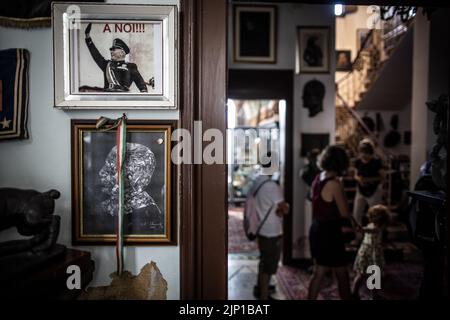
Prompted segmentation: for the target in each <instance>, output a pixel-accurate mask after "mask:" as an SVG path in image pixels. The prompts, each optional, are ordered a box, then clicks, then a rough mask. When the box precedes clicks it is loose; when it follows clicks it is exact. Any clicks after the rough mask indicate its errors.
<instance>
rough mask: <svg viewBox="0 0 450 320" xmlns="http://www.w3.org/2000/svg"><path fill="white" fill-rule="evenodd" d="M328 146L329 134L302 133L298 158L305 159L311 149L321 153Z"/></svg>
mask: <svg viewBox="0 0 450 320" xmlns="http://www.w3.org/2000/svg"><path fill="white" fill-rule="evenodd" d="M329 144H330V134H329V133H302V134H301V146H302V147H301V150H300V156H301V157H307V156H308V153H309V152H310V151H311V150H313V149H319V150H320V151H322V150H323V149H325V148H326V147H327V146H328V145H329Z"/></svg>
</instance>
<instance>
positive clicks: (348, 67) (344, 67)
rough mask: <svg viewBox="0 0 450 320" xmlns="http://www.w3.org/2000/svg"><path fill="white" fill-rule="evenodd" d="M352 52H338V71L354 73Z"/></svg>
mask: <svg viewBox="0 0 450 320" xmlns="http://www.w3.org/2000/svg"><path fill="white" fill-rule="evenodd" d="M351 54H352V52H351V50H336V71H352V58H351Z"/></svg>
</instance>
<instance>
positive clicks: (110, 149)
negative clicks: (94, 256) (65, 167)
mask: <svg viewBox="0 0 450 320" xmlns="http://www.w3.org/2000/svg"><path fill="white" fill-rule="evenodd" d="M95 123H96V121H95V120H77V119H73V120H72V121H71V138H72V141H71V142H72V143H71V145H72V243H73V245H114V244H115V241H116V230H117V210H116V209H117V206H118V201H116V200H117V192H114V190H117V182H116V178H115V170H114V164H115V158H114V156H115V155H116V153H115V152H114V151H115V149H116V134H117V130H116V129H113V130H110V131H107V132H102V131H99V130H97V129H96V127H95ZM174 128H175V125H174V122H173V121H157V122H156V121H149V120H128V121H127V160H126V172H127V173H126V178H125V179H126V180H125V216H124V225H123V228H124V244H125V245H131V244H132V245H155V244H158V245H160V244H165V245H175V244H176V214H175V212H176V201H175V195H176V182H175V171H174V165H173V164H172V162H171V149H172V142H171V134H172V131H173V130H174ZM130 190H133V191H130ZM115 195H116V197H115Z"/></svg>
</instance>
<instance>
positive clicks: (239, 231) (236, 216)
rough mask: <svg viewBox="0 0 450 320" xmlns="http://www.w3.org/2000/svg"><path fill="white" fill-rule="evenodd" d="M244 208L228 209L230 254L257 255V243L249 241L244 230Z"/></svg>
mask: <svg viewBox="0 0 450 320" xmlns="http://www.w3.org/2000/svg"><path fill="white" fill-rule="evenodd" d="M243 216H244V208H242V207H230V208H229V209H228V253H255V252H257V251H258V246H257V244H256V241H248V240H247V237H246V236H245V233H244V228H243Z"/></svg>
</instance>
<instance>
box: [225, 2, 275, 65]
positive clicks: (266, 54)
mask: <svg viewBox="0 0 450 320" xmlns="http://www.w3.org/2000/svg"><path fill="white" fill-rule="evenodd" d="M233 8H234V14H233V18H234V23H233V25H234V30H233V37H234V41H233V50H234V62H238V63H239V62H246V63H276V51H277V48H276V40H277V39H276V33H277V7H276V6H254V5H253V6H246V5H235V6H234V7H233Z"/></svg>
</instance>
